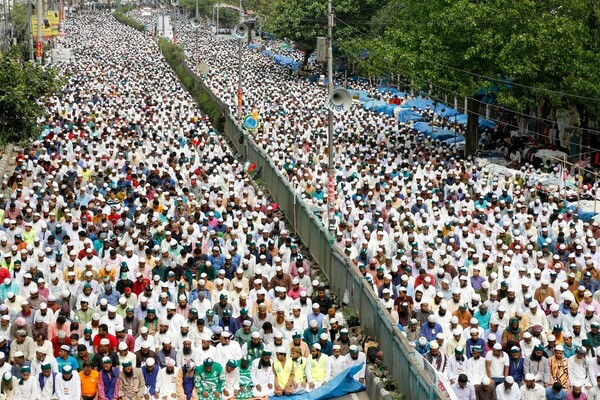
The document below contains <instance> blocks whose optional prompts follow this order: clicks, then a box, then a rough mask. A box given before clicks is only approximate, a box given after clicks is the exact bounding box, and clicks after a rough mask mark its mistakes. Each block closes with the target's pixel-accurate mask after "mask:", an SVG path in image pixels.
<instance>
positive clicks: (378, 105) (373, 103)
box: [363, 100, 387, 112]
mask: <svg viewBox="0 0 600 400" xmlns="http://www.w3.org/2000/svg"><path fill="white" fill-rule="evenodd" d="M386 107H387V103H386V102H385V101H382V100H369V101H367V102H366V103H364V104H363V108H364V109H365V110H370V111H376V112H379V111H377V110H378V109H380V110H381V109H385V108H386Z"/></svg>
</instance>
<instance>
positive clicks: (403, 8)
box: [348, 0, 600, 115]
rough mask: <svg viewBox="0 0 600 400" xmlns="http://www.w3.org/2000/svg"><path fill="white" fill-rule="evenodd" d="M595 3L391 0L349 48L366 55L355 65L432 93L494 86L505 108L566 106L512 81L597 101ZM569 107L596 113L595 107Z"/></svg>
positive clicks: (599, 106)
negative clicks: (545, 103)
mask: <svg viewBox="0 0 600 400" xmlns="http://www.w3.org/2000/svg"><path fill="white" fill-rule="evenodd" d="M597 3H598V2H597V1H596V0H571V1H568V2H564V1H560V0H545V1H534V0H523V1H513V0H494V1H485V0H479V1H475V0H452V1H450V0H429V1H426V2H421V1H403V0H390V1H389V3H388V4H387V6H385V7H384V8H383V9H381V11H380V12H379V13H378V14H377V15H376V16H375V17H374V18H373V23H372V25H371V26H372V27H374V28H375V30H374V31H373V32H372V34H371V36H370V37H368V38H365V39H363V40H360V41H354V42H353V43H350V44H349V46H348V49H349V51H350V53H351V54H357V53H358V52H360V51H364V50H365V49H366V50H367V51H368V53H369V57H368V59H366V60H359V62H360V63H361V65H362V66H365V67H369V68H372V69H375V70H378V71H381V72H388V73H394V74H402V75H405V76H407V77H411V78H413V79H415V80H416V81H418V82H419V84H420V85H423V84H427V85H428V86H429V87H430V88H432V91H433V92H437V93H438V94H441V93H443V92H446V94H452V93H457V94H458V95H460V96H473V95H474V94H475V93H478V92H480V91H481V90H483V91H489V90H490V89H492V88H493V89H494V90H495V89H499V90H500V91H499V100H500V101H501V102H502V103H503V104H504V105H506V106H508V107H514V108H517V109H523V108H524V107H525V106H526V105H527V104H528V103H529V102H532V101H536V102H537V101H539V100H541V99H544V100H546V101H548V102H550V103H551V104H552V105H554V106H565V105H567V103H568V102H567V101H566V98H565V97H564V96H560V95H555V94H552V93H550V92H547V91H540V90H532V89H529V88H524V87H522V86H520V85H516V84H524V85H527V86H530V87H535V88H543V89H551V90H553V91H558V92H565V93H571V94H576V95H579V96H588V97H595V98H600V70H599V69H598V68H597V66H598V65H599V62H600V53H599V52H598V50H599V49H598V46H599V43H600V42H599V39H600V35H599V27H598V17H599V15H600V7H599V6H598V4H597ZM465 71H467V72H465ZM381 72H380V73H381ZM468 72H473V73H474V74H469V73H468ZM486 77H492V78H495V79H502V80H504V79H506V80H508V81H510V82H513V83H515V85H511V84H510V82H508V83H507V82H498V81H496V80H493V79H489V78H486ZM571 101H573V100H572V99H571ZM574 102H576V103H577V102H579V103H583V104H584V105H585V106H586V107H588V109H589V110H591V111H592V112H594V113H595V114H596V115H600V102H596V104H585V103H586V102H585V101H574Z"/></svg>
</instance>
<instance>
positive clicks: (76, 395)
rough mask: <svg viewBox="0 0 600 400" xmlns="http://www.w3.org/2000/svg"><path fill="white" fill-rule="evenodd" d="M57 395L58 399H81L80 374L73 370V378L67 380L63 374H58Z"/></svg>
mask: <svg viewBox="0 0 600 400" xmlns="http://www.w3.org/2000/svg"><path fill="white" fill-rule="evenodd" d="M55 394H56V397H57V398H58V400H80V399H81V380H80V379H79V374H78V373H77V372H73V375H72V377H71V379H69V380H68V381H65V380H64V379H63V376H62V374H58V375H56V392H55Z"/></svg>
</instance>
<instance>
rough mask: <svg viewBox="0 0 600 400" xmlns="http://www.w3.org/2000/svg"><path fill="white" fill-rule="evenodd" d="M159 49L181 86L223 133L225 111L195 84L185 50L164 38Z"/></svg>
mask: <svg viewBox="0 0 600 400" xmlns="http://www.w3.org/2000/svg"><path fill="white" fill-rule="evenodd" d="M158 47H159V48H160V51H161V52H162V54H163V56H164V57H165V60H166V61H167V63H168V64H169V65H170V66H171V68H172V69H173V71H174V72H175V75H177V77H178V78H179V81H180V82H181V84H182V85H183V86H184V87H185V88H186V89H187V91H188V92H189V93H190V95H191V96H192V97H193V98H194V100H195V101H196V102H197V103H198V105H199V106H200V108H201V109H202V111H203V112H204V113H205V114H206V115H207V116H208V117H209V118H210V120H211V122H212V124H213V126H214V127H215V128H216V129H217V130H219V131H222V130H223V121H222V120H221V115H222V113H223V110H222V109H221V107H220V105H219V104H218V103H217V102H215V100H214V99H213V98H212V97H211V95H210V94H209V93H208V92H206V91H204V90H202V89H201V87H200V86H197V85H196V84H195V77H194V75H192V74H191V73H190V71H189V70H188V69H187V68H185V67H184V64H185V54H184V53H183V48H182V47H181V46H179V45H176V44H174V43H173V42H171V41H170V40H167V39H164V38H160V39H159V40H158Z"/></svg>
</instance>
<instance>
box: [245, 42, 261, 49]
mask: <svg viewBox="0 0 600 400" xmlns="http://www.w3.org/2000/svg"><path fill="white" fill-rule="evenodd" d="M248 47H249V48H251V49H258V48H259V47H260V44H259V43H250V45H249V46H248Z"/></svg>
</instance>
